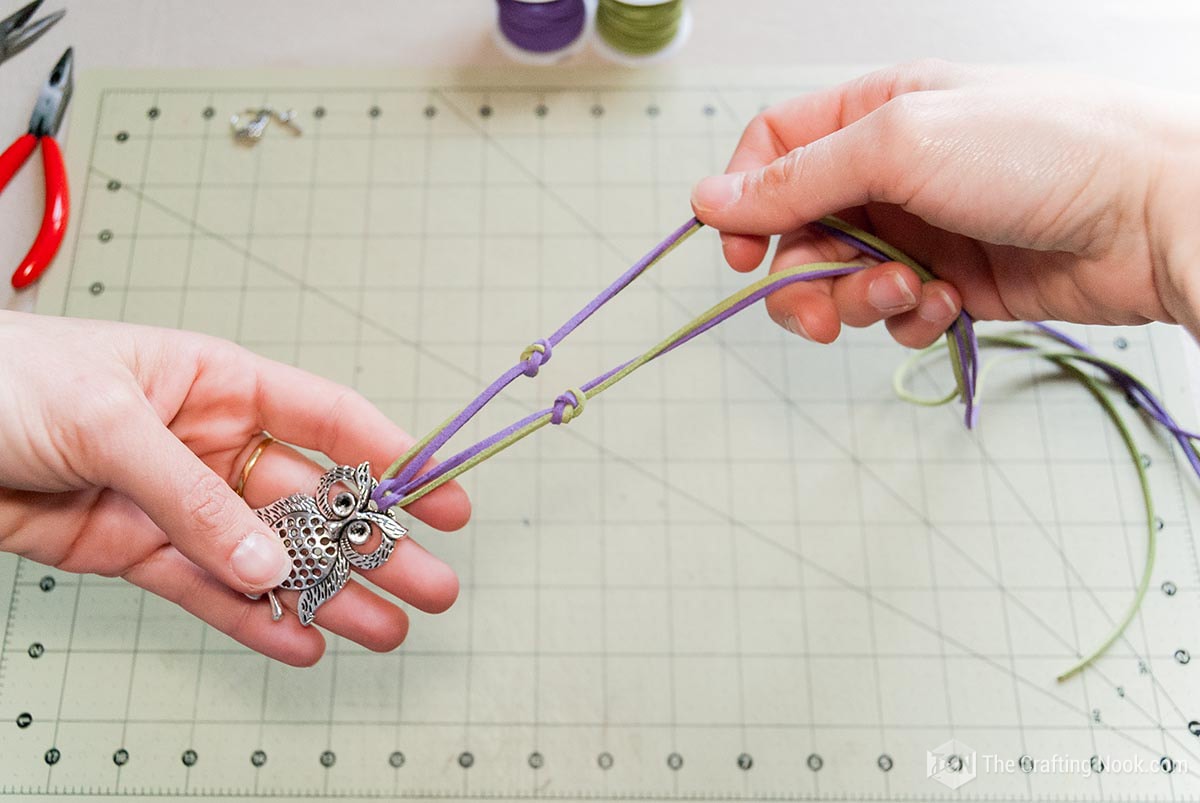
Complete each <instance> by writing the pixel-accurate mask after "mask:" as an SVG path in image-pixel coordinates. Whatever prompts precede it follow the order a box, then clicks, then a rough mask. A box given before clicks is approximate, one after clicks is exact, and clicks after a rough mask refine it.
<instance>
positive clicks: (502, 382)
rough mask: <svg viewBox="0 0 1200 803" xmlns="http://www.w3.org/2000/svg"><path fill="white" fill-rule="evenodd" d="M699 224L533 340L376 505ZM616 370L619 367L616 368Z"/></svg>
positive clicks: (381, 489) (382, 488)
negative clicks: (526, 351)
mask: <svg viewBox="0 0 1200 803" xmlns="http://www.w3.org/2000/svg"><path fill="white" fill-rule="evenodd" d="M699 225H700V222H699V221H698V220H696V218H694V217H693V218H691V219H689V220H688V221H687V222H686V223H684V224H683V225H682V226H680V227H679V228H677V229H676V230H675V231H673V232H671V234H670V235H668V236H667V238H666V239H665V240H663V241H662V242H661V243H659V244H658V245H657V246H655V247H654V248H653V249H651V250H650V252H649V253H647V254H646V255H645V256H644V257H642V258H641V259H639V260H638V261H637V262H636V263H634V264H633V265H632V266H631V267H630V268H629V269H628V270H626V271H625V272H624V273H622V274H621V275H620V276H619V277H617V280H616V281H614V282H613V283H612V284H610V285H609V286H608V287H606V288H605V289H604V290H603V291H601V293H600V294H599V295H597V296H596V297H595V298H593V299H592V300H591V301H589V302H588V303H587V305H586V306H585V307H584V308H583V309H581V310H580V311H579V312H577V313H575V314H574V315H573V316H572V317H571V318H570V319H569V320H568V321H567V322H566V323H564V324H563V325H562V326H560V327H559V328H558V330H557V331H556V332H554V334H552V335H550V336H549V337H547V338H544V339H541V340H537V341H534V342H535V343H536V344H537V345H539V346H541V348H542V351H540V352H539V351H536V350H534V351H532V352H531V353H530V354H529V357H528V358H526V359H524V360H521V361H520V362H518V363H517V364H516V365H514V366H513V367H512V368H509V369H508V370H507V371H505V372H504V373H503V374H501V375H500V376H499V377H497V379H496V380H495V381H494V382H492V384H490V385H488V386H487V388H486V389H484V391H483V392H482V393H480V394H479V395H478V396H476V397H475V399H474V400H472V401H471V403H470V404H468V405H467V406H466V407H464V408H463V409H462V411H461V412H459V413H458V414H457V415H456V416H454V418H453V419H451V420H450V422H449V423H448V424H447V425H446V426H445V427H443V428H442V430H441V432H439V433H438V434H437V436H436V437H435V438H433V440H431V441H430V442H429V443H428V444H426V445H425V448H424V449H422V450H421V451H420V452H418V453H417V454H416V455H414V456H413V459H412V460H410V461H409V462H408V465H406V466H405V467H404V468H403V469H402V470H401V471H400V473H399V474H397V475H396V476H395V477H393V478H392V479H390V480H386V481H384V482H381V483H380V484H379V486H378V487H377V488H376V489H375V502H376V504H377V505H378V506H380V507H381V508H383V507H384V506H385V505H386V501H385V499H386V498H387V497H392V498H393V499H399V498H400V497H401V496H403V494H400V495H396V494H397V492H398V491H399V489H401V488H406V487H414V486H412V482H413V481H414V479H415V478H416V475H417V472H419V471H420V470H421V467H422V466H424V465H425V464H426V463H427V462H429V459H430V458H431V457H433V455H434V454H436V453H437V451H438V449H440V448H442V447H443V446H444V445H445V444H446V442H447V441H449V440H450V439H451V438H452V437H454V435H455V433H457V432H458V431H459V430H460V429H462V428H463V427H464V426H466V424H467V422H469V421H470V420H471V419H472V418H474V417H475V415H476V414H477V413H478V412H479V411H480V410H482V409H483V408H484V406H485V405H487V404H488V402H490V401H491V400H492V399H494V398H495V397H496V396H497V395H498V394H499V393H500V391H502V390H504V388H506V387H508V385H509V384H511V383H512V382H513V381H514V380H516V379H517V377H519V376H530V377H532V376H537V373H538V369H539V368H540V367H541V366H543V365H545V364H546V363H547V362H548V361H549V360H550V356H551V354H553V351H554V346H557V345H558V344H559V343H561V342H562V340H563V339H564V338H565V337H566V336H567V335H569V334H571V332H573V331H575V329H576V328H577V327H578V326H579V325H580V324H582V323H583V322H584V321H586V320H587V319H588V318H590V317H591V316H592V315H593V314H594V313H595V312H596V310H598V309H600V307H602V306H604V305H605V304H606V303H608V302H609V301H610V300H612V298H613V297H614V296H616V295H617V293H619V292H621V291H622V290H624V289H625V288H626V287H627V286H629V284H630V283H631V282H632V281H633V280H634V279H636V278H637V277H638V276H640V275H641V274H642V273H644V272H645V271H646V269H647V268H649V267H650V265H651V264H653V263H654V262H655V260H657V259H658V258H659V257H661V256H662V255H663V254H664V253H666V252H667V251H669V250H670V249H671V248H672V247H674V246H675V244H676V243H678V242H679V241H680V240H682V239H683V238H684V236H686V235H687V234H688V232H690V231H691V230H692V229H694V228H695V227H697V226H699ZM616 370H620V369H619V368H618V369H616ZM601 381H603V380H601ZM597 384H599V383H597ZM485 448H486V446H481V445H479V444H476V445H475V446H473V447H471V449H469V450H467V451H468V452H471V454H468V455H467V456H466V457H464V458H463V460H467V459H470V457H471V456H472V455H473V454H475V453H478V452H481V451H483V449H485ZM444 465H445V464H443V466H444ZM439 468H440V467H439ZM447 470H448V469H447ZM426 481H428V478H427V477H422V478H421V479H420V483H423V482H426ZM420 483H418V484H420Z"/></svg>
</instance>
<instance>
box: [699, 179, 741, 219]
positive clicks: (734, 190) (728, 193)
mask: <svg viewBox="0 0 1200 803" xmlns="http://www.w3.org/2000/svg"><path fill="white" fill-rule="evenodd" d="M742 178H743V177H742V174H741V173H731V174H730V175H727V176H709V177H708V178H706V179H703V180H702V181H701V182H700V183H699V184H697V185H696V186H695V188H694V189H693V190H692V206H694V207H695V208H696V211H698V212H720V211H721V210H722V209H725V208H726V207H728V206H730V205H731V204H734V203H736V202H737V199H738V198H741V197H742Z"/></svg>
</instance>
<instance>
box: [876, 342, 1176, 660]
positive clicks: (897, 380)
mask: <svg viewBox="0 0 1200 803" xmlns="http://www.w3.org/2000/svg"><path fill="white" fill-rule="evenodd" d="M979 342H980V343H981V344H983V345H989V346H999V347H1003V348H1012V349H1018V350H1020V352H1021V353H1020V354H1017V355H1009V356H1006V357H1000V358H997V359H994V360H992V361H990V362H988V363H986V364H985V365H984V367H983V369H982V370H981V371H980V374H979V382H978V385H977V393H979V394H980V395H982V393H983V388H984V380H985V378H986V377H987V375H988V374H989V373H990V372H991V370H992V368H993V367H994V366H996V365H997V364H999V363H1001V362H1007V361H1010V360H1012V359H1014V358H1017V357H1026V356H1030V355H1032V356H1035V357H1041V358H1043V359H1046V360H1049V361H1050V362H1052V363H1054V364H1055V365H1057V366H1058V367H1059V368H1061V369H1062V370H1063V371H1064V372H1065V373H1067V374H1068V375H1070V376H1071V377H1072V378H1074V379H1075V380H1077V381H1078V382H1080V383H1081V384H1082V385H1083V386H1084V387H1085V388H1086V389H1087V391H1088V392H1089V393H1091V394H1092V397H1093V398H1094V399H1095V400H1096V401H1097V402H1099V403H1100V406H1101V407H1102V408H1103V409H1104V412H1105V413H1106V414H1107V415H1108V417H1109V419H1110V420H1111V421H1112V422H1113V425H1114V426H1115V427H1116V428H1117V432H1119V433H1120V435H1121V441H1122V442H1123V443H1124V444H1125V449H1126V451H1127V452H1128V453H1129V457H1130V459H1131V460H1132V461H1133V466H1134V468H1135V470H1136V471H1137V475H1138V483H1139V484H1140V486H1141V491H1142V502H1143V505H1144V507H1145V511H1146V561H1145V564H1144V566H1143V568H1142V576H1141V579H1140V580H1139V581H1138V585H1137V589H1136V591H1135V592H1134V596H1133V600H1132V601H1131V602H1130V604H1129V607H1128V609H1127V610H1126V611H1125V615H1124V616H1122V617H1121V620H1120V621H1119V622H1117V624H1116V625H1115V626H1114V627H1113V629H1112V631H1111V632H1110V633H1109V635H1108V637H1107V638H1105V639H1104V641H1102V642H1101V643H1100V645H1099V646H1098V647H1096V648H1095V649H1093V650H1092V651H1091V652H1089V653H1088V654H1087V655H1085V656H1084V657H1083V658H1082V659H1080V660H1079V661H1078V662H1077V663H1076V664H1075V665H1074V666H1072V667H1071V668H1070V669H1067V670H1066V671H1064V672H1062V673H1061V674H1059V675H1058V677H1057V680H1058V681H1059V682H1060V683H1061V682H1062V681H1064V680H1067V679H1068V678H1070V677H1072V676H1073V675H1075V674H1077V673H1079V672H1080V671H1082V670H1083V669H1084V668H1086V667H1087V666H1088V665H1089V664H1091V663H1092V662H1093V661H1095V660H1096V659H1097V658H1099V657H1100V656H1101V655H1103V654H1104V653H1105V652H1107V651H1108V649H1109V648H1110V647H1111V646H1112V645H1113V644H1114V643H1116V641H1117V640H1118V639H1119V638H1121V636H1122V635H1123V634H1124V632H1125V630H1126V628H1128V627H1129V623H1130V622H1132V621H1133V618H1134V617H1135V616H1136V615H1137V612H1138V611H1139V610H1140V609H1141V607H1142V601H1143V600H1144V599H1145V597H1146V591H1147V589H1149V587H1150V578H1151V575H1152V574H1153V571H1154V560H1155V556H1156V554H1157V550H1158V536H1157V528H1156V526H1155V521H1154V500H1153V497H1152V496H1151V493H1150V479H1149V476H1148V475H1147V474H1146V468H1145V466H1143V465H1142V456H1141V452H1140V451H1139V450H1138V448H1137V444H1136V443H1135V442H1134V439H1133V433H1132V432H1130V430H1129V426H1128V425H1127V424H1126V423H1125V421H1124V419H1122V418H1121V415H1120V413H1118V412H1117V408H1116V407H1114V406H1113V403H1112V401H1111V400H1110V399H1109V397H1108V394H1107V393H1105V392H1104V389H1103V388H1101V387H1100V383H1099V382H1097V381H1096V379H1095V378H1094V377H1092V376H1091V375H1090V374H1088V373H1087V372H1086V371H1083V370H1081V369H1080V368H1079V367H1078V366H1076V365H1074V364H1073V361H1074V360H1078V359H1080V357H1081V356H1082V355H1081V354H1080V353H1079V352H1074V351H1062V350H1050V349H1045V348H1040V347H1038V346H1037V345H1035V344H1033V343H1030V342H1028V341H1025V340H1021V339H1019V338H1016V337H1011V336H1004V335H985V336H981V337H980V338H979ZM946 347H947V346H946V344H944V343H938V344H935V345H933V346H930V347H929V348H927V349H923V350H921V351H918V352H916V353H915V354H913V355H912V356H911V357H909V358H908V359H907V360H905V361H904V362H903V363H902V364H901V365H900V366H899V367H898V368H897V369H896V372H895V374H894V375H893V377H892V385H893V387H894V388H895V390H896V394H897V395H898V396H899V397H900V398H902V399H904V400H905V401H908V402H911V403H913V404H919V405H923V406H929V407H932V406H937V405H942V404H947V403H948V402H950V401H952V400H953V399H954V398H955V397H956V396H957V395H958V391H957V390H955V391H952V392H951V393H950V394H949V395H947V396H941V397H933V398H926V397H920V396H916V395H915V394H913V393H912V392H911V391H909V390H908V388H907V380H908V377H909V376H910V375H911V374H912V372H913V371H914V370H915V368H916V367H917V365H918V364H919V363H920V362H921V361H922V360H923V359H925V358H926V357H928V356H929V355H931V354H935V353H937V352H939V351H943V350H945V349H946ZM1088 361H1089V362H1092V361H1095V358H1091V357H1089V359H1088ZM1098 361H1099V362H1105V363H1107V361H1105V360H1098ZM1109 364H1110V365H1112V364H1111V363H1109ZM1112 367H1117V366H1115V365H1112ZM1126 373H1128V372H1126Z"/></svg>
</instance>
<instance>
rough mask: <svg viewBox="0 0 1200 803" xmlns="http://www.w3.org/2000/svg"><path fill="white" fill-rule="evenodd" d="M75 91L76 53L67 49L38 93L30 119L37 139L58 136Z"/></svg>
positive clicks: (72, 49) (30, 128)
mask: <svg viewBox="0 0 1200 803" xmlns="http://www.w3.org/2000/svg"><path fill="white" fill-rule="evenodd" d="M74 90H75V52H74V48H67V52H66V53H63V55H62V58H61V59H59V60H58V64H55V65H54V71H53V72H51V73H50V80H48V81H46V83H45V85H44V86H43V87H42V91H41V92H39V93H38V99H37V103H36V104H35V105H34V107H33V116H32V117H30V118H29V133H30V134H33V135H34V136H35V137H53V136H55V135H56V134H58V129H59V127H60V126H62V121H63V117H64V116H65V115H66V113H67V104H68V103H70V102H71V93H72V92H73V91H74Z"/></svg>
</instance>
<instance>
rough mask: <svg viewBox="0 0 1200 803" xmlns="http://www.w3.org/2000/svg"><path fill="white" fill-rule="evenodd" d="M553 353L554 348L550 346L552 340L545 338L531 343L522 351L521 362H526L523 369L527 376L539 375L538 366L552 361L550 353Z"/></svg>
mask: <svg viewBox="0 0 1200 803" xmlns="http://www.w3.org/2000/svg"><path fill="white" fill-rule="evenodd" d="M553 353H554V349H552V348H550V341H549V340H546V339H545V338H541V339H539V340H535V341H533V342H532V343H530V344H529V345H528V346H527V347H526V348H525V350H524V351H522V352H521V362H523V363H524V364H525V368H524V369H523V371H524V374H525V376H537V374H538V368H541V367H542V366H543V365H545V364H546V363H548V362H550V355H551V354H553Z"/></svg>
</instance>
